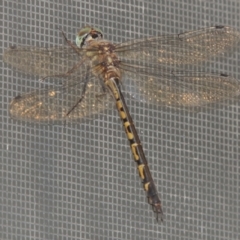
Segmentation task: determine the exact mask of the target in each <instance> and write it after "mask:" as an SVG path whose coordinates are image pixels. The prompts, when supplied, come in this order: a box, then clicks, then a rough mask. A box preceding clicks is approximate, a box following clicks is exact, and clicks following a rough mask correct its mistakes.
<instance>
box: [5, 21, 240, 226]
mask: <svg viewBox="0 0 240 240" xmlns="http://www.w3.org/2000/svg"><path fill="white" fill-rule="evenodd" d="M62 35H63V38H64V39H65V41H66V44H65V45H60V46H55V47H50V48H41V47H31V46H12V47H10V48H9V49H7V50H6V51H5V53H4V55H3V60H4V62H6V63H7V64H9V65H11V67H13V68H15V69H16V70H18V71H20V72H24V73H27V74H32V75H37V76H40V77H41V81H43V82H46V81H47V82H50V84H49V85H47V86H44V87H42V88H39V89H36V90H33V91H30V92H27V93H24V94H21V95H18V96H17V97H15V98H14V99H13V100H12V101H11V102H10V107H9V112H10V116H11V117H12V118H15V119H18V120H24V121H30V122H40V123H56V122H59V121H60V122H66V121H79V122H81V121H84V119H88V118H90V119H91V118H95V117H96V115H97V114H99V113H101V112H104V111H105V110H106V109H110V108H113V107H114V105H115V106H116V109H117V111H118V113H119V116H120V119H121V121H122V124H123V128H124V129H125V132H126V136H127V139H128V140H129V143H130V149H131V152H132V155H133V159H134V160H135V162H136V164H137V169H138V173H139V176H140V178H141V180H142V184H143V188H144V190H145V192H146V196H147V199H148V203H149V204H150V205H151V207H152V209H153V212H154V213H155V214H156V219H157V220H159V219H160V220H162V221H163V210H162V203H161V200H160V197H159V194H158V191H157V188H156V185H155V183H154V180H153V177H152V174H151V172H150V168H149V166H148V161H147V158H146V156H145V154H144V150H143V147H142V144H141V141H140V138H139V136H138V133H137V130H136V128H135V125H134V123H133V119H132V117H131V115H130V112H129V109H128V107H127V104H126V100H125V97H124V96H126V94H129V95H130V97H131V98H132V99H134V100H135V101H140V102H150V103H153V104H157V105H159V106H169V107H176V108H181V107H190V108H191V107H199V106H205V105H207V104H211V103H215V102H219V101H223V100H226V99H230V98H232V97H236V96H238V95H239V94H240V81H239V80H237V79H235V78H233V77H231V76H228V75H226V74H222V73H219V74H218V73H210V72H204V71H187V70H184V69H185V67H186V66H188V65H194V64H200V63H202V62H205V61H207V60H209V59H210V58H211V57H213V56H216V55H217V54H221V53H224V52H225V51H228V50H230V49H231V48H232V47H234V46H236V45H237V44H238V43H239V40H240V32H239V31H237V30H234V29H233V28H231V27H228V26H219V25H218V26H212V27H208V28H203V29H198V30H195V31H190V32H184V33H180V34H174V35H162V36H157V37H145V38H141V39H133V40H130V41H126V42H123V43H111V42H110V41H108V40H105V39H104V38H103V32H102V31H101V30H100V29H98V28H95V27H91V26H85V27H83V28H82V29H81V30H80V31H79V32H78V34H77V37H76V43H75V44H74V43H73V42H71V41H70V40H69V39H68V38H67V36H66V34H65V33H64V32H63V31H62ZM123 90H124V92H123Z"/></svg>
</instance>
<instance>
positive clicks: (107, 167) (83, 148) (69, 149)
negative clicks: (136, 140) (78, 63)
mask: <svg viewBox="0 0 240 240" xmlns="http://www.w3.org/2000/svg"><path fill="white" fill-rule="evenodd" d="M0 13H1V18H0V21H1V35H0V38H1V42H2V45H1V54H2V52H3V51H4V49H6V48H7V47H8V46H10V45H14V44H15V45H33V46H35V45H37V46H52V45H58V44H62V43H64V41H63V39H62V37H61V35H60V34H59V30H58V28H59V27H60V28H61V29H63V30H64V31H65V32H66V33H67V35H68V38H69V39H75V34H76V32H77V31H78V30H79V29H80V28H81V27H83V26H84V25H86V24H91V25H93V26H98V27H99V28H101V29H102V30H103V31H104V33H105V37H106V38H107V39H109V40H110V41H114V42H121V41H125V40H129V39H133V38H136V37H137V38H139V37H142V36H148V35H160V34H170V33H179V32H183V31H189V30H194V29H198V28H201V27H207V26H212V25H216V24H222V25H229V26H232V27H234V28H236V29H238V30H240V14H239V13H240V3H239V1H238V0H235V1H233V0H229V1H220V0H215V1H211V0H206V1H190V0H185V1H177V0H166V1H164V0H162V1H153V0H150V1H149V0H143V1H101V0H97V1H89V0H86V1H63V0H62V1H30V0H19V1H6V0H5V1H1V11H0ZM239 63H240V51H239V48H238V50H236V51H235V52H233V53H229V54H225V56H224V58H219V59H214V61H213V60H212V61H209V62H208V64H207V66H206V67H207V69H208V70H211V71H218V72H224V73H227V74H229V75H232V76H234V77H236V78H238V79H240V74H239V70H240V69H239ZM0 64H1V68H0V69H1V81H0V89H1V94H0V98H1V101H0V103H1V105H0V119H1V120H0V122H1V145H0V148H1V152H0V156H1V159H0V164H1V165H0V166H1V167H0V201H1V202H0V239H2V240H3V239H4V240H5V239H6V240H8V239H82V240H83V239H84V240H85V239H86V240H90V239H97V240H98V239H132V240H133V239H138V240H140V239H148V240H150V239H154V240H155V239H168V240H173V239H181V240H183V239H184V240H187V239H191V240H193V239H194V240H195V239H211V240H212V239H224V240H226V239H231V240H238V239H240V227H239V226H240V204H239V201H240V193H239V189H240V186H239V185H240V177H239V176H240V165H239V144H240V141H239V118H240V108H239V101H238V102H237V103H235V104H227V103H225V104H220V105H219V106H217V107H216V108H207V109H205V110H204V111H201V112H198V113H194V112H185V111H174V110H172V109H161V108H159V107H158V108H157V107H154V106H150V105H148V104H140V103H139V104H138V103H136V102H134V101H133V102H132V101H128V105H129V107H130V110H131V112H132V116H133V119H134V121H135V124H136V127H137V129H138V132H139V135H140V138H141V140H142V144H143V146H144V149H145V151H146V155H147V158H148V161H149V165H150V169H151V170H152V174H153V177H154V179H155V183H156V185H157V188H158V190H159V192H160V196H161V200H162V203H163V210H164V214H165V221H164V222H163V223H160V224H157V223H156V221H155V218H154V215H153V213H152V210H151V208H150V206H149V205H148V204H147V203H146V198H145V193H144V192H143V190H142V184H141V182H140V179H139V177H138V175H137V170H136V166H135V163H134V161H133V160H132V156H131V153H130V150H129V145H128V142H127V140H126V139H125V134H124V131H123V129H122V125H121V123H120V120H119V119H118V115H117V112H115V111H112V112H110V113H109V114H106V115H104V116H102V117H100V118H98V119H96V120H95V121H91V122H89V123H85V124H75V125H66V126H60V125H57V126H54V125H51V126H45V125H38V124H29V123H24V122H19V121H16V120H12V119H10V118H9V115H8V104H9V102H10V100H11V99H12V98H13V97H14V96H16V95H18V94H20V93H21V92H25V91H29V90H31V89H32V88H33V87H34V85H35V84H37V79H35V78H33V77H31V76H28V75H24V74H20V73H16V72H14V71H12V70H11V69H10V68H8V66H7V65H6V64H3V63H2V61H1V62H0Z"/></svg>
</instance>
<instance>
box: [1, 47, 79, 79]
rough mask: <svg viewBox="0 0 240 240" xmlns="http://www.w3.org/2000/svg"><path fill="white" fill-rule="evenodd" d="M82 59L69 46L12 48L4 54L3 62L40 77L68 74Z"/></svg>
mask: <svg viewBox="0 0 240 240" xmlns="http://www.w3.org/2000/svg"><path fill="white" fill-rule="evenodd" d="M80 59H81V54H80V52H79V53H78V54H77V53H76V52H75V51H74V49H72V48H71V47H69V46H63V45H60V46H56V47H51V48H40V47H29V46H28V47H21V46H19V47H15V46H13V47H11V48H9V49H7V50H6V51H5V52H4V54H3V61H4V62H5V63H7V64H9V65H11V67H13V68H14V69H15V70H17V71H19V72H24V73H27V74H31V75H38V76H40V77H47V76H51V75H59V74H64V73H66V72H67V71H68V70H69V69H71V68H72V67H73V66H74V65H75V64H77V63H78V62H79V61H80Z"/></svg>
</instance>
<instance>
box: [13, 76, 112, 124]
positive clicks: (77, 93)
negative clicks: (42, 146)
mask: <svg viewBox="0 0 240 240" xmlns="http://www.w3.org/2000/svg"><path fill="white" fill-rule="evenodd" d="M81 73H82V74H83V73H84V72H83V71H81ZM85 73H86V75H85V76H83V75H82V76H74V77H72V76H71V78H70V79H69V80H68V78H67V79H66V81H65V83H64V84H63V85H62V86H50V87H48V88H43V89H38V90H35V91H32V92H29V93H26V94H23V95H21V96H17V97H15V98H14V99H13V100H12V102H11V103H10V115H11V117H12V118H16V119H19V120H24V121H30V122H41V123H47V124H48V123H50V124H51V123H61V122H68V121H70V122H74V121H76V122H83V121H84V120H86V119H89V118H93V116H94V114H98V113H100V112H103V111H104V110H105V109H109V108H113V103H112V102H113V101H112V99H111V96H110V95H109V94H106V93H104V92H103V90H102V88H101V86H99V79H97V78H95V77H94V76H93V75H92V74H90V73H88V72H85ZM81 77H85V80H87V81H88V82H87V85H86V91H85V92H84V94H83V89H84V86H85V81H83V80H82V81H80V80H79V79H80V78H81Z"/></svg>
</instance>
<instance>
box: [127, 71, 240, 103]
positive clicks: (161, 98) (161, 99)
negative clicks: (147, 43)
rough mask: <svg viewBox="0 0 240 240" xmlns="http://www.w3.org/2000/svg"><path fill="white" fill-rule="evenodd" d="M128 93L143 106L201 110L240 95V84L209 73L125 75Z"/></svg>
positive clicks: (231, 79)
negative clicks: (147, 104) (143, 103)
mask: <svg viewBox="0 0 240 240" xmlns="http://www.w3.org/2000/svg"><path fill="white" fill-rule="evenodd" d="M125 78H127V79H131V82H130V83H126V85H127V86H126V90H127V91H128V92H129V93H130V95H131V96H132V97H133V98H136V99H138V100H140V101H142V102H151V103H153V104H157V105H162V106H171V107H177V108H179V107H201V106H204V105H207V104H210V103H214V102H218V101H222V100H225V99H231V98H233V97H236V96H239V95H240V81H238V80H236V79H234V78H232V77H230V76H227V75H224V74H211V73H206V72H198V73H197V72H184V73H181V72H178V73H177V72H175V73H174V72H171V73H169V74H167V73H166V74H163V75H159V76H158V77H156V76H151V75H150V76H145V75H136V74H135V73H132V72H126V74H125Z"/></svg>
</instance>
